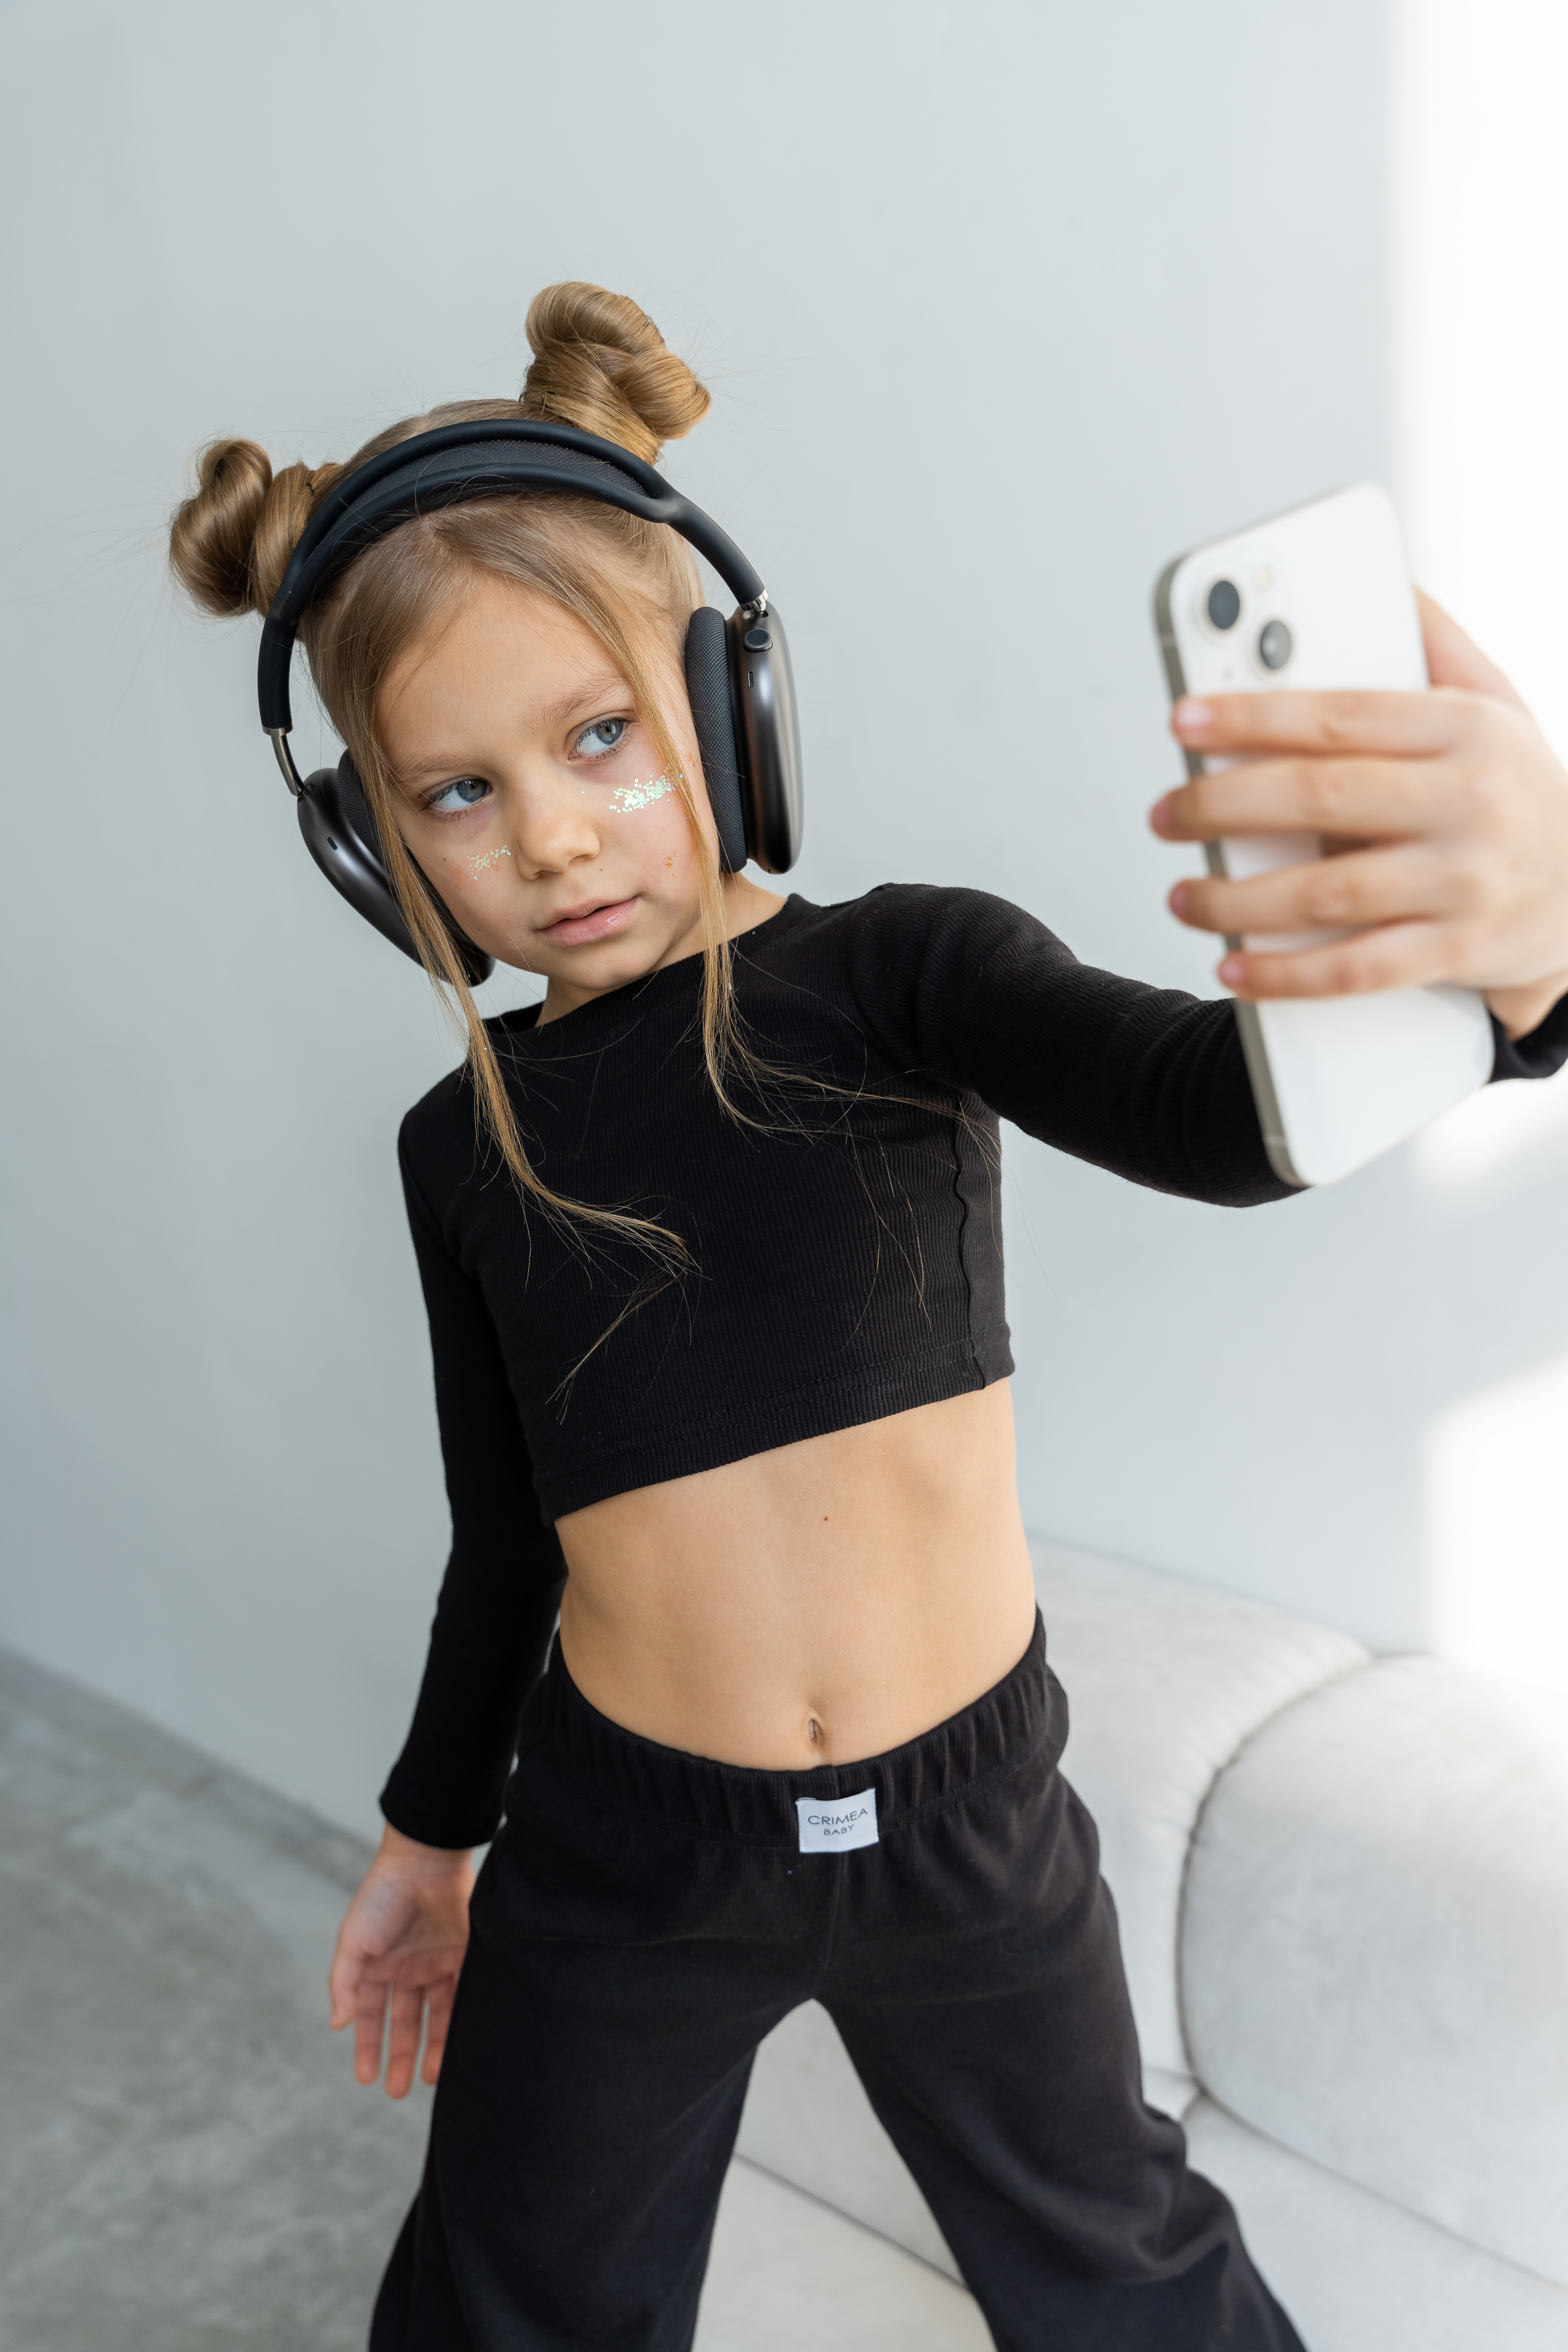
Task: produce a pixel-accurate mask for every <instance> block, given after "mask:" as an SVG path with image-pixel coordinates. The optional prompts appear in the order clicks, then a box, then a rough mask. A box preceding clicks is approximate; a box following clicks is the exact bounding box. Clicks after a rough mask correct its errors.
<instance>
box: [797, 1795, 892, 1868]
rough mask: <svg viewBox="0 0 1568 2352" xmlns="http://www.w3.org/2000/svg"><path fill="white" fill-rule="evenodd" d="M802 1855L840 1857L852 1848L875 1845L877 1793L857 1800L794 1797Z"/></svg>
mask: <svg viewBox="0 0 1568 2352" xmlns="http://www.w3.org/2000/svg"><path fill="white" fill-rule="evenodd" d="M795 1811H796V1812H797V1813H798V1814H799V1815H800V1850H801V1852H802V1853H844V1852H845V1851H846V1850H847V1848H848V1847H850V1846H852V1845H875V1844H876V1843H877V1791H876V1790H875V1789H862V1790H861V1791H860V1794H859V1795H858V1797H797V1798H796V1799H795Z"/></svg>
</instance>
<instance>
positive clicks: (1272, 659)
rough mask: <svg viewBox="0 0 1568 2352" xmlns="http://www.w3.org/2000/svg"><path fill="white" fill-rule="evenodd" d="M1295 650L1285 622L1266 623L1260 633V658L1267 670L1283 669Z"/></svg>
mask: <svg viewBox="0 0 1568 2352" xmlns="http://www.w3.org/2000/svg"><path fill="white" fill-rule="evenodd" d="M1292 650H1293V645H1292V640H1291V636H1290V632H1289V629H1288V628H1287V627H1286V626H1285V624H1284V622H1283V621H1265V622H1264V624H1263V626H1262V628H1261V629H1259V631H1258V660H1259V661H1260V662H1261V663H1262V664H1263V667H1264V668H1265V669H1283V668H1284V667H1285V665H1286V663H1287V662H1288V661H1289V658H1290V655H1291V652H1292Z"/></svg>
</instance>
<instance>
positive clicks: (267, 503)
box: [169, 441, 342, 614]
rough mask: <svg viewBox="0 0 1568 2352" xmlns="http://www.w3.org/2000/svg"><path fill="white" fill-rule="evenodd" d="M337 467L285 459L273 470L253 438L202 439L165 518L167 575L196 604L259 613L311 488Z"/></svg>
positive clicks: (275, 584) (274, 586)
mask: <svg viewBox="0 0 1568 2352" xmlns="http://www.w3.org/2000/svg"><path fill="white" fill-rule="evenodd" d="M341 471H342V468H341V467H337V466H323V467H321V468H319V469H318V471H317V472H316V473H314V474H312V473H310V471H309V470H308V469H307V468H306V467H304V466H285V467H284V468H283V471H282V472H281V473H280V474H276V475H275V474H274V473H273V471H272V461H271V459H270V458H269V457H268V455H267V452H266V450H265V449H263V448H262V447H261V446H259V444H258V443H257V442H255V441H210V442H209V443H208V444H207V446H206V447H205V449H204V450H203V451H202V452H201V454H200V456H199V457H197V459H196V487H195V490H193V492H192V493H191V495H190V497H189V498H188V499H185V501H184V505H182V506H179V507H177V508H176V509H175V510H174V520H172V522H171V523H170V525H169V562H171V564H172V565H173V566H174V576H175V578H176V579H177V580H178V581H179V582H180V583H181V585H182V587H184V589H185V590H187V592H188V593H190V595H192V596H193V597H194V598H195V602H196V603H197V604H199V605H201V607H202V609H203V611H204V612H207V613H218V614H230V613H265V612H266V610H267V608H268V605H269V604H271V602H272V599H273V598H274V596H276V594H277V593H278V590H279V584H280V583H281V581H282V578H283V573H284V571H285V569H286V567H287V565H288V562H289V556H290V555H291V554H292V552H293V549H294V542H295V541H296V540H297V539H298V538H299V536H300V532H301V531H302V530H304V528H305V525H306V524H307V522H309V520H310V509H311V508H312V507H313V506H314V504H315V502H316V498H317V496H318V494H320V493H322V492H324V491H325V488H326V487H327V480H328V478H329V476H332V475H336V474H338V473H339V472H341Z"/></svg>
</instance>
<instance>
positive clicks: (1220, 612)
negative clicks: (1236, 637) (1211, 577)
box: [1204, 580, 1241, 636]
mask: <svg viewBox="0 0 1568 2352" xmlns="http://www.w3.org/2000/svg"><path fill="white" fill-rule="evenodd" d="M1204 610H1205V613H1206V614H1208V621H1209V626H1210V628H1211V629H1217V630H1218V631H1219V632H1220V634H1221V635H1222V636H1223V635H1224V634H1225V632H1226V629H1234V628H1235V626H1236V625H1237V621H1239V620H1240V618H1241V591H1240V589H1239V588H1238V587H1237V584H1236V583H1235V581H1234V580H1216V581H1215V583H1214V586H1213V587H1212V588H1211V589H1210V590H1209V593H1208V596H1207V599H1206V601H1205V604H1204Z"/></svg>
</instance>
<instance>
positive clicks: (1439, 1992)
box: [740, 1545, 1568, 2352]
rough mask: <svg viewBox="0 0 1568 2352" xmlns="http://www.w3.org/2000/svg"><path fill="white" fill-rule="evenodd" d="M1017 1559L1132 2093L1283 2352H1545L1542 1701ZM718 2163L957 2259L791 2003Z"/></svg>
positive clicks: (1558, 2163) (823, 2032)
mask: <svg viewBox="0 0 1568 2352" xmlns="http://www.w3.org/2000/svg"><path fill="white" fill-rule="evenodd" d="M1036 1566H1037V1581H1038V1585H1039V1591H1040V1600H1041V1605H1042V1607H1043V1609H1044V1612H1045V1617H1046V1624H1047V1636H1048V1645H1049V1654H1050V1658H1051V1662H1052V1664H1053V1665H1054V1666H1055V1667H1056V1669H1057V1672H1058V1675H1060V1676H1061V1679H1062V1681H1063V1682H1064V1683H1065V1685H1066V1686H1067V1689H1068V1696H1069V1700H1070V1702H1071V1707H1072V1721H1073V1728H1072V1734H1071V1738H1070V1739H1069V1741H1068V1749H1067V1756H1066V1769H1067V1772H1068V1777H1069V1778H1070V1779H1071V1780H1072V1781H1073V1783H1074V1785H1075V1786H1076V1787H1077V1788H1078V1789H1079V1791H1080V1792H1081V1794H1082V1795H1083V1796H1084V1798H1085V1799H1086V1800H1087V1801H1088V1803H1089V1807H1090V1810H1091V1811H1093V1813H1094V1815H1095V1817H1096V1819H1097V1821H1098V1822H1099V1823H1100V1835H1101V1840H1102V1845H1103V1861H1104V1869H1105V1874H1106V1877H1107V1879H1108V1881H1109V1883H1110V1887H1111V1890H1112V1892H1113V1893H1114V1895H1115V1897H1116V1901H1117V1906H1118V1909H1119V1912H1120V1915H1121V1932H1122V1941H1123V1948H1124V1950H1125V1953H1126V1958H1127V1968H1128V1975H1129V1978H1130V1979H1131V1988H1132V1998H1133V2002H1134V2006H1135V2008H1136V2010H1137V2013H1138V2021H1139V2029H1140V2032H1141V2034H1142V2042H1143V2051H1144V2057H1145V2061H1146V2069H1147V2089H1148V2095H1149V2096H1150V2098H1151V2099H1152V2101H1153V2102H1154V2103H1155V2104H1156V2105H1160V2106H1163V2107H1164V2108H1165V2109H1166V2110H1167V2111H1169V2112H1172V2113H1175V2114H1178V2115H1181V2116H1183V2117H1184V2121H1185V2124H1186V2128H1187V2131H1188V2135H1189V2137H1190V2141H1191V2145H1192V2151H1193V2156H1194V2161H1195V2162H1196V2163H1197V2164H1198V2165H1199V2167H1200V2168H1202V2169H1203V2170H1204V2171H1205V2172H1207V2173H1208V2174H1209V2175H1210V2176H1211V2177H1212V2178H1213V2179H1216V2180H1218V2181H1219V2182H1220V2183H1221V2184H1222V2185H1223V2186H1224V2188H1225V2189H1226V2191H1227V2192H1228V2193H1229V2195H1230V2196H1231V2197H1232V2198H1233V2199H1234V2200H1235V2202H1236V2204H1237V2209H1238V2210H1239V2212H1240V2214H1241V2218H1242V2224H1243V2228H1244V2230H1245V2231H1246V2233H1247V2239H1248V2241H1249V2242H1250V2244H1251V2245H1252V2247H1253V2250H1254V2252H1255V2253H1256V2255H1257V2257H1258V2262H1259V2263H1260V2264H1261V2266H1262V2268H1263V2269H1264V2271H1265V2273H1266V2274H1267V2276H1268V2278H1269V2280H1270V2281H1271V2283H1272V2284H1273V2285H1274V2286H1275V2288H1276V2291H1277V2292H1278V2293H1279V2295H1280V2297H1281V2299H1282V2301H1283V2302H1284V2303H1285V2304H1286V2305H1287V2307H1288V2308H1289V2311H1290V2312H1291V2314H1292V2316H1293V2317H1294V2318H1295V2320H1296V2323H1297V2326H1298V2327H1299V2328H1300V2332H1301V2334H1302V2336H1304V2338H1305V2340H1306V2343H1307V2345H1308V2347H1309V2352H1405V2347H1412V2352H1415V2347H1419V2352H1477V2347H1485V2352H1568V1723H1565V1722H1564V1720H1563V1718H1564V1716H1565V1715H1568V1709H1563V1708H1561V1707H1559V1708H1557V1709H1556V1710H1555V1711H1554V1710H1553V1709H1552V1708H1551V1707H1550V1706H1548V1705H1547V1704H1546V1703H1544V1702H1541V1701H1534V1700H1531V1698H1530V1697H1528V1696H1525V1695H1523V1694H1521V1693H1520V1692H1518V1691H1516V1690H1514V1689H1512V1688H1511V1687H1509V1686H1505V1685H1497V1684H1493V1683H1490V1682H1489V1681H1487V1680H1485V1679H1484V1678H1482V1677H1480V1676H1478V1675H1470V1674H1468V1673H1466V1672H1464V1671H1462V1670H1461V1669H1459V1668H1458V1667H1454V1666H1448V1665H1445V1664H1440V1663H1438V1662H1437V1661H1436V1660H1434V1659H1430V1658H1392V1659H1384V1660H1381V1661H1374V1660H1373V1659H1371V1658H1369V1657H1368V1655H1367V1654H1366V1652H1365V1651H1363V1649H1361V1648H1360V1647H1359V1646H1358V1645H1357V1644H1356V1643H1353V1642H1352V1641H1349V1640H1347V1639H1346V1638H1345V1637H1344V1636H1343V1635H1342V1634H1340V1633H1333V1632H1331V1631H1330V1630H1329V1629H1328V1628H1327V1627H1325V1626H1321V1625H1314V1624H1310V1623H1307V1622H1304V1621H1302V1620H1301V1619H1300V1618H1295V1617H1289V1616H1286V1615H1284V1614H1282V1613H1281V1612H1279V1611H1277V1610H1272V1609H1267V1608H1263V1607H1260V1606H1258V1605H1257V1604H1256V1603H1253V1602H1250V1601H1241V1600H1237V1598H1235V1597H1234V1596H1233V1595H1231V1594H1228V1593H1224V1592H1220V1591H1215V1590H1214V1589H1212V1588H1210V1587H1207V1586H1204V1585H1199V1584H1194V1583H1190V1582H1188V1581H1186V1580H1183V1579H1178V1578H1175V1577H1171V1576H1163V1575H1159V1574H1156V1573H1154V1572H1153V1571H1152V1570H1147V1569H1137V1568H1131V1567H1127V1566H1123V1565H1121V1564H1119V1563H1117V1562H1114V1561H1111V1560H1106V1559H1091V1558H1089V1557H1087V1556H1085V1555H1083V1554H1081V1553H1073V1552H1068V1551H1064V1550H1060V1549H1055V1548H1052V1547H1048V1546H1044V1545H1042V1546H1039V1547H1037V1555H1036ZM740 2152H741V2154H742V2156H743V2157H745V2158H748V2159H749V2160H750V2162H751V2163H752V2165H754V2166H759V2167H762V2168H764V2169H765V2170H766V2171H768V2172H771V2173H773V2174H775V2175H777V2176H779V2177H780V2178H781V2179H784V2180H786V2181H789V2182H792V2183H794V2184H795V2186H796V2187H797V2188H800V2189H806V2190H808V2191H809V2192H810V2193H811V2194H812V2195H813V2196H814V2197H816V2198H818V2199H821V2200H824V2201H825V2202H826V2203H827V2204H829V2205H832V2206H836V2207H837V2208H838V2209H839V2210H841V2211H842V2212H844V2213H846V2214H848V2215H851V2216H852V2217H854V2219H855V2220H857V2221H861V2222H863V2223H865V2224H867V2225H868V2226H869V2227H870V2228H871V2229H873V2230H875V2231H879V2232H880V2233H881V2234H882V2235H883V2236H884V2237H885V2238H888V2239H890V2240H892V2241H894V2242H896V2243H897V2244H899V2245H900V2246H903V2247H906V2248H908V2249H910V2251H911V2252H915V2253H917V2254H920V2255H922V2256H923V2257H924V2258H925V2260H926V2261H927V2262H928V2263H933V2264H935V2265H937V2266H938V2267H939V2268H941V2269H943V2270H946V2271H948V2272H949V2273H952V2275H954V2276H956V2275H957V2273H956V2271H955V2270H954V2266H953V2263H952V2257H951V2256H950V2255H949V2253H948V2251H947V2248H946V2246H945V2245H944V2244H943V2242H942V2236H941V2233H940V2231H938V2229H937V2226H936V2223H935V2221H933V2220H932V2218H931V2213H930V2210H929V2209H928V2208H927V2207H926V2205H925V2203H924V2200H922V2198H921V2194H920V2191H919V2190H918V2189H916V2187H915V2185H914V2183H913V2181H912V2180H911V2179H910V2176H909V2174H908V2172H907V2171H906V2170H905V2169H904V2167H903V2165H902V2163H901V2162H900V2158H899V2157H898V2156H897V2154H896V2152H895V2151H894V2149H893V2147H892V2144H891V2142H890V2141H889V2139H888V2138H887V2136H886V2134H885V2133H884V2132H883V2130H882V2128H881V2126H880V2125H879V2123H878V2121H877V2119H876V2117H875V2116H873V2114H872V2112H871V2109H870V2107H869V2105H868V2103H867V2100H866V2097H865V2095H864V2093H863V2092H862V2090H861V2089H860V2086H859V2084H858V2081H857V2079H856V2077H855V2075H854V2074H853V2072H852V2070H851V2068H850V2066H849V2063H848V2061H847V2058H846V2057H845V2055H844V2052H843V2049H842V2047H841V2045H840V2043H839V2042H838V2038H837V2034H836V2032H834V2029H833V2026H832V2024H831V2022H830V2021H829V2020H828V2018H827V2017H826V2013H825V2012H824V2011H821V2010H819V2009H817V2008H816V2006H815V2005H813V2006H811V2007H809V2008H806V2009H803V2010H800V2011H796V2012H795V2015H794V2016H793V2017H791V2018H789V2019H787V2020H786V2021H785V2022H784V2025H783V2026H781V2027H780V2029H779V2030H778V2032H776V2033H775V2034H773V2036H772V2037H771V2038H770V2040H769V2041H768V2042H766V2043H764V2045H763V2050H762V2052H761V2053H760V2054H759V2057H758V2062H757V2066H756V2071H755V2074H754V2076H753V2079H752V2090H751V2095H750V2097H749V2099H748V2102H747V2106H746V2114H745V2121H744V2124H743V2126H742V2137H741V2144H740ZM933 2284H934V2283H933ZM965 2340H966V2341H969V2340H973V2339H972V2337H970V2336H965Z"/></svg>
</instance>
